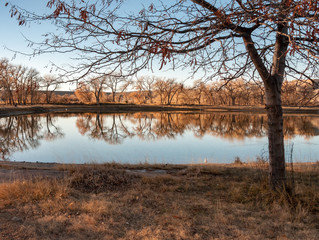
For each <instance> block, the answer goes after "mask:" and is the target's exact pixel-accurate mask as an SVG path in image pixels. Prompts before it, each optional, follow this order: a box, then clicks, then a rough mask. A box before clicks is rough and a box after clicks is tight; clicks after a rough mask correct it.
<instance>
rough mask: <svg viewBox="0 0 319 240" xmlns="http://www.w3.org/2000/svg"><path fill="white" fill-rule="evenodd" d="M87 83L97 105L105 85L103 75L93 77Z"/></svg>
mask: <svg viewBox="0 0 319 240" xmlns="http://www.w3.org/2000/svg"><path fill="white" fill-rule="evenodd" d="M89 84H90V86H91V87H92V89H93V94H94V97H95V101H96V104H97V105H100V99H101V98H102V96H103V94H104V93H103V90H104V89H105V87H106V78H105V77H93V78H91V79H90V80H89Z"/></svg>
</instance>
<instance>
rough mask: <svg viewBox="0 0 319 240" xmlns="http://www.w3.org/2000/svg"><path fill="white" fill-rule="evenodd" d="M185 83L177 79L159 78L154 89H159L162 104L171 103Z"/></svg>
mask: <svg viewBox="0 0 319 240" xmlns="http://www.w3.org/2000/svg"><path fill="white" fill-rule="evenodd" d="M182 88H183V85H182V84H180V83H177V82H176V80H175V79H165V78H157V79H156V82H155V83H154V90H155V91H157V93H158V95H159V96H160V99H161V104H167V105H171V104H172V101H173V99H174V96H175V95H176V94H177V93H178V91H181V90H182Z"/></svg>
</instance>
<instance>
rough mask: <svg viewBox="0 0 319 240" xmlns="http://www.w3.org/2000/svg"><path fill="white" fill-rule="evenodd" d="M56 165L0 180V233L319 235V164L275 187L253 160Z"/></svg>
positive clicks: (299, 169)
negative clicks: (40, 173)
mask: <svg viewBox="0 0 319 240" xmlns="http://www.w3.org/2000/svg"><path fill="white" fill-rule="evenodd" d="M60 168H62V169H63V170H68V171H69V172H70V174H69V176H68V177H66V178H65V179H62V180H54V179H53V180H52V179H38V180H32V181H31V180H30V181H22V182H21V181H16V182H12V183H3V184H1V185H0V209H1V210H0V239H3V240H7V239H10V240H11V239H318V236H319V207H318V206H319V181H318V173H319V165H318V164H312V165H309V166H301V165H300V166H298V167H297V166H296V167H295V172H294V175H295V181H294V182H295V188H294V190H293V191H291V193H289V194H287V193H274V192H272V191H271V190H270V189H269V188H268V187H267V180H266V172H265V171H264V170H263V168H260V166H257V165H253V164H252V165H249V166H247V165H227V166H217V165H206V166H200V165H194V166H170V165H165V166H152V165H146V166H145V165H144V166H136V165H135V166H123V165H117V164H105V165H87V166H62V167H60ZM159 169H161V170H163V169H164V170H165V171H161V172H157V171H156V170H159ZM140 170H143V171H140Z"/></svg>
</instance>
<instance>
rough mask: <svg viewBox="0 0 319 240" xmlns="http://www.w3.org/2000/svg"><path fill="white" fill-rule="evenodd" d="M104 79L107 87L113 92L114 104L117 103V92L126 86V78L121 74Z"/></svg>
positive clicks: (107, 76)
mask: <svg viewBox="0 0 319 240" xmlns="http://www.w3.org/2000/svg"><path fill="white" fill-rule="evenodd" d="M102 78H104V81H105V85H106V87H107V88H108V89H110V90H111V93H112V102H115V96H116V92H117V91H118V89H120V88H121V86H122V85H124V84H125V78H124V77H123V76H121V75H120V74H112V75H106V76H103V77H102Z"/></svg>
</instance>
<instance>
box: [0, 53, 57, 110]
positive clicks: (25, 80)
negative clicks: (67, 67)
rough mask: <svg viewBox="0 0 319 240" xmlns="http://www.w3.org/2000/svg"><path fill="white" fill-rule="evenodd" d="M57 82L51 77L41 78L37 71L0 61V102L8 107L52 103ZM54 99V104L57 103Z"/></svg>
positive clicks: (4, 60) (3, 60) (7, 61)
mask: <svg viewBox="0 0 319 240" xmlns="http://www.w3.org/2000/svg"><path fill="white" fill-rule="evenodd" d="M58 86H59V82H58V80H57V78H56V77H54V76H53V75H45V76H41V75H40V73H39V71H37V70H36V69H34V68H28V67H25V66H22V65H15V64H12V63H10V62H9V60H8V59H0V101H2V102H3V103H5V104H10V105H27V104H31V105H32V104H37V103H52V102H54V99H53V96H54V91H55V90H56V89H57V88H58ZM58 101H59V100H58V99H55V102H58Z"/></svg>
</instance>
